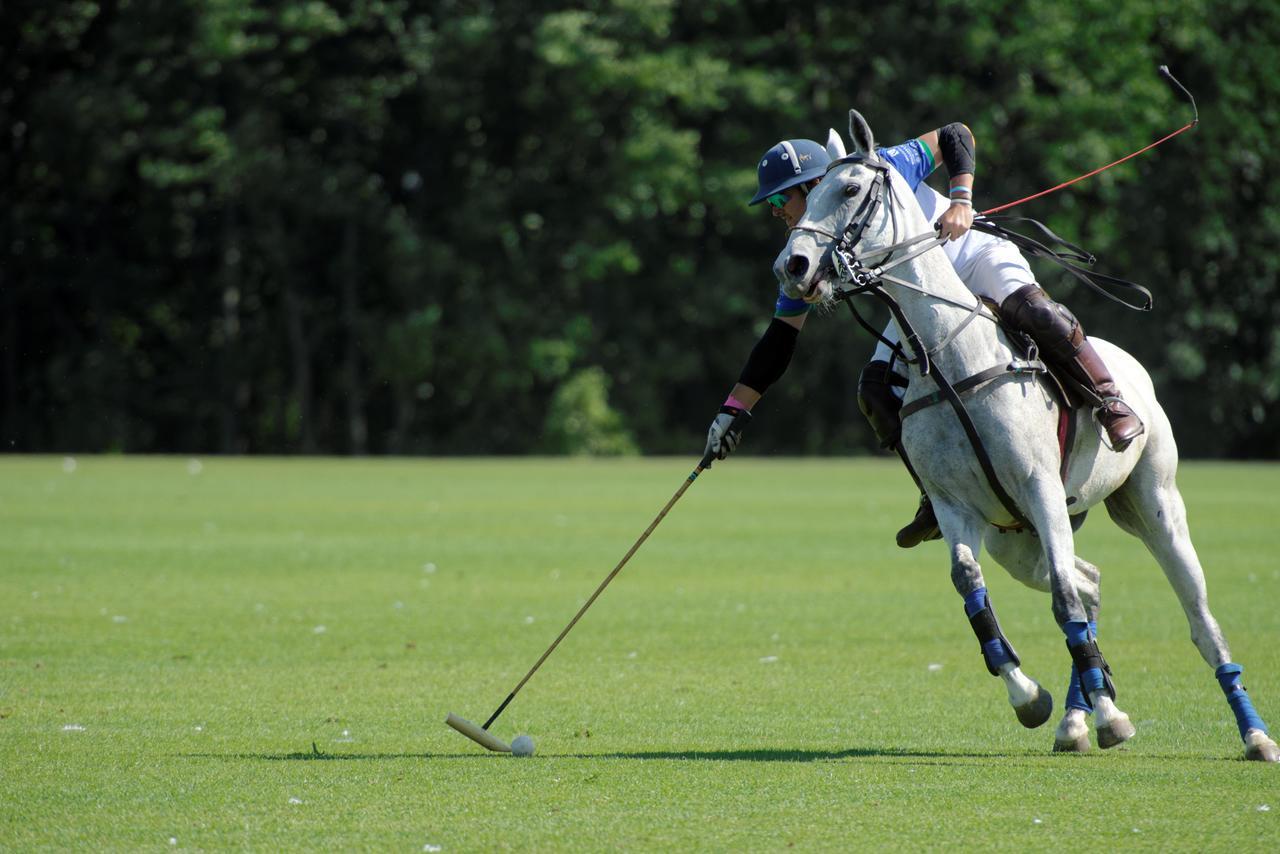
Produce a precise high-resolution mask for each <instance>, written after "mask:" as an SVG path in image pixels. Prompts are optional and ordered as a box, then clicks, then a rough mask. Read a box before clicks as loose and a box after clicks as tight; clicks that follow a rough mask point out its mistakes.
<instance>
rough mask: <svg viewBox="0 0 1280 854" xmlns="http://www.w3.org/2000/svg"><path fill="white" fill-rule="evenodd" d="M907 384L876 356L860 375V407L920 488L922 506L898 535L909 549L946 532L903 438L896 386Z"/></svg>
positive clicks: (902, 544) (904, 546)
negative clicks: (940, 525) (921, 482)
mask: <svg viewBox="0 0 1280 854" xmlns="http://www.w3.org/2000/svg"><path fill="white" fill-rule="evenodd" d="M904 384H905V382H904V380H903V379H902V378H901V377H899V376H898V375H897V374H894V373H893V372H892V371H891V370H890V368H889V363H888V362H882V361H879V360H876V361H874V362H871V363H869V364H868V365H867V366H866V367H865V368H863V369H862V376H860V377H859V378H858V408H859V409H860V410H862V414H863V415H864V416H866V419H867V421H868V423H870V424H871V429H872V430H874V431H875V434H876V438H877V439H879V440H880V447H882V448H892V449H893V450H894V451H896V452H897V454H898V456H899V457H900V458H901V459H902V464H903V465H904V466H906V467H907V473H908V474H910V475H911V479H912V480H914V481H915V483H916V486H917V487H918V488H919V489H920V506H919V507H918V508H917V509H916V516H915V518H914V519H912V520H911V522H909V523H908V524H907V526H906V527H905V528H903V529H902V530H901V531H899V532H898V536H897V542H898V545H899V546H901V547H902V548H904V549H909V548H912V547H913V546H918V545H920V543H922V542H924V541H925V540H936V539H938V538H939V537H941V536H942V532H941V531H939V530H938V520H937V517H935V516H934V515H933V504H932V503H931V502H930V501H929V496H928V495H926V494H925V491H924V487H923V486H921V484H920V477H919V476H918V475H917V474H916V470H915V469H914V468H912V467H911V461H910V460H909V459H907V452H906V451H904V450H903V449H902V442H901V441H899V440H900V439H901V436H902V419H901V418H899V417H898V412H899V410H901V409H902V401H901V400H899V399H898V396H897V395H896V394H894V393H893V388H892V387H893V386H894V385H904Z"/></svg>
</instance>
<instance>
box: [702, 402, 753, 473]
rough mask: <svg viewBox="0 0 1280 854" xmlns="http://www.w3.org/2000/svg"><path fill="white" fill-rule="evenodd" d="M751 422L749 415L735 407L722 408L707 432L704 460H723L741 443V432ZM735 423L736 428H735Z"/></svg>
mask: <svg viewBox="0 0 1280 854" xmlns="http://www.w3.org/2000/svg"><path fill="white" fill-rule="evenodd" d="M750 421H751V413H750V412H748V411H747V410H745V409H738V408H737V407H736V406H722V407H720V413H719V414H718V415H717V416H716V417H715V420H714V421H712V422H711V427H710V429H708V430H707V450H706V453H705V454H704V455H703V456H704V457H705V458H706V459H710V458H711V457H715V458H716V459H717V460H723V459H724V458H725V457H727V456H729V454H731V453H733V451H735V450H737V448H738V445H740V444H741V443H742V431H743V429H744V428H745V427H746V426H747V423H748V422H750ZM735 422H736V426H735Z"/></svg>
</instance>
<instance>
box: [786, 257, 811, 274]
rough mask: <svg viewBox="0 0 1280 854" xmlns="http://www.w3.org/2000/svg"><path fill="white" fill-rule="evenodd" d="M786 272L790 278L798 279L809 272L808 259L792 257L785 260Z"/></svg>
mask: <svg viewBox="0 0 1280 854" xmlns="http://www.w3.org/2000/svg"><path fill="white" fill-rule="evenodd" d="M786 270H787V272H788V273H790V274H791V275H792V276H795V277H797V278H799V277H800V276H803V275H804V274H805V273H806V272H807V271H808V270H809V259H808V258H806V257H804V256H803V255H792V256H791V257H790V258H788V259H787V264H786Z"/></svg>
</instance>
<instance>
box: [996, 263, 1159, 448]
mask: <svg viewBox="0 0 1280 854" xmlns="http://www.w3.org/2000/svg"><path fill="white" fill-rule="evenodd" d="M1000 316H1001V318H1003V319H1004V321H1005V322H1006V323H1008V324H1009V325H1010V326H1012V327H1013V328H1014V329H1016V330H1018V331H1019V332H1025V333H1026V334H1028V335H1030V336H1031V338H1032V340H1034V341H1035V342H1036V346H1037V347H1038V348H1039V349H1040V356H1041V358H1043V359H1044V360H1045V361H1046V362H1048V363H1050V364H1051V365H1053V367H1055V368H1058V369H1059V370H1061V371H1062V372H1063V373H1064V374H1066V375H1067V377H1069V378H1070V379H1071V380H1072V381H1073V382H1075V383H1077V384H1079V385H1080V386H1082V387H1083V388H1084V389H1085V390H1086V391H1087V392H1088V393H1089V394H1090V395H1091V396H1092V397H1093V398H1094V400H1095V408H1094V415H1095V416H1096V417H1097V419H1098V422H1099V423H1100V424H1102V426H1103V428H1104V429H1105V430H1106V431H1107V438H1108V439H1109V440H1110V443H1111V449H1112V450H1113V451H1123V450H1124V449H1125V448H1127V447H1129V444H1130V443H1131V442H1132V441H1133V440H1134V439H1136V438H1138V437H1139V436H1141V435H1142V432H1143V430H1144V429H1145V428H1144V427H1143V424H1142V419H1140V418H1139V417H1138V416H1137V414H1136V413H1135V412H1134V411H1133V410H1132V409H1131V408H1129V404H1127V403H1125V402H1124V398H1123V397H1121V395H1120V389H1118V388H1117V387H1116V384H1115V381H1114V380H1113V379H1112V378H1111V372H1110V371H1108V370H1107V366H1106V365H1105V364H1104V363H1103V361H1102V357H1101V356H1099V355H1098V351H1097V350H1095V349H1094V347H1093V344H1092V343H1091V342H1090V341H1089V339H1088V338H1086V337H1085V334H1084V329H1082V328H1081V326H1080V321H1079V320H1077V319H1076V317H1075V315H1074V314H1072V313H1071V312H1070V311H1068V310H1067V307H1066V306H1064V305H1062V304H1061V303H1056V302H1054V301H1053V300H1051V299H1049V295H1048V294H1046V293H1045V292H1044V291H1043V290H1041V289H1040V286H1039V285H1027V286H1026V287H1023V288H1019V289H1018V290H1016V291H1014V292H1013V293H1012V294H1010V295H1009V296H1008V297H1006V298H1005V300H1004V302H1002V303H1001V304H1000Z"/></svg>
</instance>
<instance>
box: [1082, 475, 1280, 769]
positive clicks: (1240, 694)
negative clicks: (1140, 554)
mask: <svg viewBox="0 0 1280 854" xmlns="http://www.w3.org/2000/svg"><path fill="white" fill-rule="evenodd" d="M1162 462H1163V464H1161V463H1162ZM1175 467H1176V462H1172V463H1170V462H1168V461H1167V460H1164V461H1160V460H1158V459H1157V460H1155V461H1153V456H1152V455H1148V456H1147V457H1145V458H1144V460H1143V462H1142V463H1140V464H1139V468H1138V469H1135V471H1134V473H1133V475H1132V476H1130V478H1129V480H1128V482H1127V483H1126V484H1125V485H1124V487H1122V488H1121V489H1120V490H1119V491H1118V492H1116V493H1114V494H1113V495H1111V497H1109V498H1108V499H1107V510H1108V512H1110V514H1111V518H1112V519H1114V520H1115V522H1116V524H1117V525H1119V526H1120V527H1121V528H1122V529H1123V530H1125V531H1127V532H1129V533H1130V534H1133V535H1134V536H1136V537H1138V538H1139V539H1141V540H1142V542H1143V544H1144V545H1146V547H1147V549H1148V550H1149V551H1150V552H1151V554H1152V555H1153V556H1154V557H1155V559H1156V560H1157V561H1158V562H1159V564H1160V568H1161V569H1163V570H1164V574H1165V577H1166V578H1168V579H1169V583H1170V584H1171V585H1172V586H1173V590H1174V593H1176V594H1177V596H1178V601H1179V602H1181V603H1182V610H1183V612H1184V613H1185V614H1186V616H1187V622H1188V623H1189V624H1190V626H1191V641H1192V643H1194V644H1195V645H1196V648H1197V649H1198V650H1199V651H1200V655H1201V657H1203V658H1204V660H1205V661H1206V662H1207V663H1208V664H1209V666H1210V667H1212V668H1214V675H1215V676H1216V677H1217V679H1218V684H1219V685H1220V686H1221V688H1222V691H1223V693H1224V694H1226V697H1227V702H1228V703H1229V704H1230V706H1231V711H1232V712H1233V713H1234V714H1235V718H1236V724H1237V726H1238V727H1239V729H1240V737H1241V738H1242V739H1243V740H1244V744H1245V758H1246V759H1258V760H1263V761H1267V762H1280V748H1278V747H1277V746H1276V743H1275V742H1274V741H1273V740H1272V739H1271V738H1270V736H1269V735H1268V733H1267V725H1266V724H1265V723H1263V720H1262V717H1261V716H1260V715H1258V713H1257V711H1256V710H1255V709H1254V707H1253V702H1252V701H1251V700H1250V699H1249V695H1248V694H1247V693H1246V692H1245V689H1244V686H1243V685H1241V684H1240V673H1241V671H1242V670H1243V669H1244V668H1242V667H1241V666H1240V665H1238V664H1235V663H1234V662H1232V661H1231V650H1230V649H1229V648H1228V647H1227V641H1226V639H1225V638H1224V637H1223V635H1222V630H1221V628H1219V626H1218V621H1217V620H1215V619H1214V617H1213V614H1212V613H1210V611H1209V596H1208V593H1207V591H1206V588H1205V582H1204V570H1203V569H1202V568H1201V566H1200V558H1199V557H1198V556H1197V555H1196V550H1195V546H1193V545H1192V543H1191V535H1190V532H1189V531H1188V529H1187V514H1186V508H1185V506H1184V504H1183V502H1182V495H1181V494H1180V493H1179V492H1178V487H1177V484H1176V483H1174V480H1173V472H1174V470H1175ZM1157 468H1159V471H1157V470H1156V469H1157Z"/></svg>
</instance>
